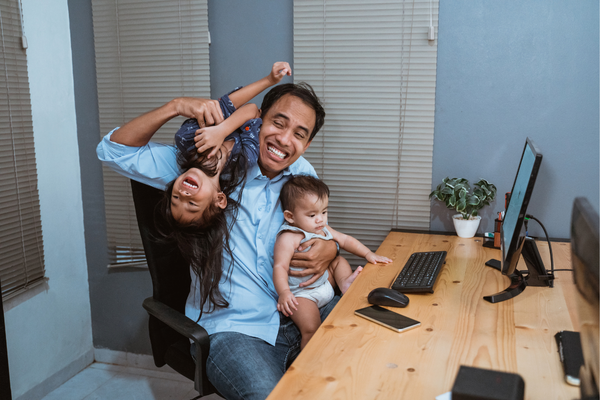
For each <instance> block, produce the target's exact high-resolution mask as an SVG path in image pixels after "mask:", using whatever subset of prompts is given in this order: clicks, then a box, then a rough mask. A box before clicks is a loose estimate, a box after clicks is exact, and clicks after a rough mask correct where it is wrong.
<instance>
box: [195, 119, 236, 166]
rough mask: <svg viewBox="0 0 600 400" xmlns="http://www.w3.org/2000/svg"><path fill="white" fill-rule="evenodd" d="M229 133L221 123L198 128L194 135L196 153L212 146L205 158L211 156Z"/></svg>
mask: <svg viewBox="0 0 600 400" xmlns="http://www.w3.org/2000/svg"><path fill="white" fill-rule="evenodd" d="M229 133H231V132H229ZM229 133H228V132H227V131H226V129H224V126H223V125H215V126H207V127H206V128H200V129H198V130H197V131H196V136H195V137H194V141H195V142H196V148H197V149H198V150H197V151H198V153H199V154H200V153H203V152H205V151H207V150H208V149H211V148H212V151H211V152H210V154H209V155H208V156H207V158H211V157H212V156H214V155H215V154H217V152H218V151H219V149H220V148H221V145H222V144H223V140H225V138H226V137H227V135H228V134H229Z"/></svg>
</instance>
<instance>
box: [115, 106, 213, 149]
mask: <svg viewBox="0 0 600 400" xmlns="http://www.w3.org/2000/svg"><path fill="white" fill-rule="evenodd" d="M178 115H183V116H184V117H188V118H196V119H197V120H198V123H199V124H200V126H204V125H205V124H215V123H220V122H221V121H223V114H222V113H221V107H220V106H219V102H218V101H216V100H206V99H197V98H192V97H179V98H176V99H174V100H171V101H169V102H168V103H167V104H165V105H163V106H161V107H158V108H156V109H154V110H152V111H150V112H147V113H146V114H143V115H140V116H139V117H136V118H134V119H132V120H131V121H129V122H128V123H126V124H125V125H123V126H122V127H121V128H119V129H117V130H116V131H115V132H114V133H113V134H112V136H111V137H110V140H111V141H113V142H115V143H120V144H124V145H126V146H132V147H141V146H144V145H146V144H148V142H149V141H150V139H152V136H153V135H154V134H155V133H156V131H158V129H159V128H160V127H161V126H163V125H164V124H166V123H167V122H168V121H169V120H171V119H173V118H175V117H177V116H178Z"/></svg>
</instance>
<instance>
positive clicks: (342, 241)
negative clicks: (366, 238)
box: [327, 226, 392, 264]
mask: <svg viewBox="0 0 600 400" xmlns="http://www.w3.org/2000/svg"><path fill="white" fill-rule="evenodd" d="M327 230H329V232H331V235H332V236H333V240H335V241H336V242H338V244H339V245H340V247H341V248H342V249H344V250H346V251H347V252H350V253H352V254H354V255H355V256H359V257H362V258H366V259H367V261H368V262H370V263H371V264H377V263H378V262H381V263H385V264H387V263H390V262H392V260H390V259H389V258H387V257H383V256H378V255H377V254H375V253H373V252H372V251H371V250H369V249H368V248H367V246H365V245H364V244H362V243H361V242H359V241H358V240H357V239H355V238H353V237H352V236H349V235H345V234H343V233H341V232H338V231H336V230H334V229H332V228H330V227H329V226H328V227H327Z"/></svg>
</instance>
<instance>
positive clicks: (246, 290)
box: [97, 84, 338, 399]
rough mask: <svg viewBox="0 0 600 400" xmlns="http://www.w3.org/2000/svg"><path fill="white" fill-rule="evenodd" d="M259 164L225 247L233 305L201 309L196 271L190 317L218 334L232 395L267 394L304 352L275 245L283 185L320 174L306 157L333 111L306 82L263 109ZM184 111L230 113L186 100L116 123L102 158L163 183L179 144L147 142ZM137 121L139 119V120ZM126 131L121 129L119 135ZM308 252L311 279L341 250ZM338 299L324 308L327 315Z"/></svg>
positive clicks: (218, 352) (214, 373) (223, 386)
mask: <svg viewBox="0 0 600 400" xmlns="http://www.w3.org/2000/svg"><path fill="white" fill-rule="evenodd" d="M261 112H262V120H263V124H262V127H261V129H260V134H259V159H258V164H257V165H254V166H252V167H251V168H250V169H249V170H248V172H247V176H246V181H245V185H244V189H243V192H242V193H241V198H240V193H239V192H236V193H234V194H233V196H232V197H233V198H234V199H236V200H238V201H239V202H240V207H239V210H238V215H237V219H236V220H235V221H234V224H233V226H232V229H231V232H230V233H231V235H230V246H231V248H232V249H233V257H229V256H228V255H227V254H224V260H223V265H225V266H229V265H231V273H230V274H229V275H228V276H227V274H224V275H223V276H224V278H223V279H222V280H221V281H220V283H219V288H220V291H221V293H222V294H223V296H224V298H225V300H226V301H227V302H228V303H229V306H228V307H227V308H217V309H216V310H214V311H212V312H210V313H209V312H207V311H208V310H204V311H205V312H201V310H200V309H199V306H198V305H197V302H196V299H199V298H201V296H200V294H201V293H200V284H199V280H198V279H199V278H198V277H197V276H196V275H195V274H192V285H191V290H190V294H189V296H188V301H187V304H186V315H187V316H188V317H189V318H191V319H192V320H194V321H197V320H198V318H199V317H200V315H201V318H200V320H199V324H200V325H202V326H203V327H204V328H205V329H206V330H207V331H208V333H209V334H210V354H209V357H208V361H207V373H208V376H209V379H210V381H211V382H212V383H213V385H214V386H215V387H216V388H217V389H218V390H219V392H220V393H221V394H222V395H224V396H225V397H226V398H227V399H264V398H266V397H267V396H268V394H269V393H270V392H271V390H272V389H273V388H274V387H275V385H276V384H277V382H278V381H279V379H280V378H281V376H283V373H284V372H285V369H286V367H287V365H289V363H290V362H291V361H292V360H293V359H294V358H295V356H296V355H297V354H298V353H299V350H300V341H301V335H300V332H299V331H298V329H297V327H296V326H295V325H294V324H293V322H292V321H291V319H290V318H288V317H285V316H283V315H282V314H279V312H278V311H277V298H278V296H277V292H276V291H275V287H274V284H273V247H274V244H275V239H276V235H277V231H278V229H279V227H280V225H281V224H282V222H283V211H282V209H281V203H280V201H279V193H280V191H281V187H282V186H283V184H284V183H285V182H287V180H288V179H289V178H290V177H291V176H293V175H301V174H302V175H306V174H309V175H313V176H316V173H315V171H314V169H313V168H312V166H311V165H310V163H308V161H306V160H305V159H304V158H303V157H301V156H302V154H304V152H305V151H306V149H307V148H308V147H309V146H310V143H311V141H312V139H313V138H314V136H315V135H316V134H317V132H318V131H319V129H320V128H321V127H322V126H323V123H324V118H325V111H324V110H323V107H322V106H321V104H320V102H319V99H318V98H317V96H316V95H315V93H314V91H313V90H312V88H311V87H310V86H309V85H307V84H283V85H279V86H276V87H274V88H273V89H271V90H270V91H269V92H268V93H267V94H266V95H265V97H264V99H263V103H262V106H261ZM177 115H183V116H185V117H187V118H196V119H197V120H198V123H199V125H201V126H202V125H203V124H205V123H206V124H207V125H211V124H213V123H219V122H221V121H222V120H223V116H222V114H221V111H220V108H219V106H218V104H217V103H216V101H213V100H203V99H193V98H179V99H175V100H172V101H171V102H169V103H167V104H165V105H164V106H162V107H160V108H158V109H156V110H153V111H151V112H149V113H148V114H145V115H143V116H140V117H138V118H136V119H135V120H133V121H132V122H130V123H128V124H127V125H126V126H124V127H123V128H121V129H119V130H115V131H113V132H111V133H109V134H108V135H106V137H105V138H104V139H103V140H102V142H101V143H100V144H99V145H98V149H97V153H98V157H99V158H100V159H101V160H102V161H103V162H104V163H105V164H107V165H109V166H110V167H111V168H113V169H115V170H116V171H117V172H119V173H121V174H123V175H125V176H127V177H129V178H131V179H134V180H137V181H140V182H143V183H146V184H148V185H151V186H154V187H158V188H161V189H164V188H165V186H166V185H167V184H168V183H169V182H170V181H172V180H173V179H175V178H177V177H178V176H179V175H180V174H181V173H182V172H183V171H180V170H179V168H178V166H177V163H176V151H175V149H174V147H173V146H165V145H159V144H155V143H152V142H149V140H150V138H151V137H152V135H153V134H154V132H156V131H157V130H158V128H159V127H160V126H162V125H163V124H164V123H166V122H167V121H168V120H170V119H172V118H174V117H175V116H177ZM132 123H133V124H132ZM120 131H121V132H120ZM311 244H312V245H313V246H312V248H311V250H310V251H309V252H307V253H299V255H298V256H296V257H295V258H294V260H293V261H292V266H295V267H305V268H306V269H305V270H304V271H302V272H300V273H298V275H299V276H305V275H312V274H314V276H313V278H311V279H310V280H309V281H307V282H305V284H304V285H305V286H306V285H310V284H311V283H312V282H313V281H315V280H316V279H318V278H319V277H320V276H321V275H322V274H323V273H324V272H325V270H326V269H327V266H328V265H329V263H330V262H331V261H332V260H333V259H334V258H335V256H336V255H337V247H336V245H335V243H333V242H326V241H322V240H316V241H315V242H314V243H311V242H307V243H305V244H304V245H303V246H304V247H308V246H310V245H311ZM337 300H338V298H337V297H336V298H335V299H334V300H333V301H331V302H330V303H329V304H328V305H327V306H325V307H323V309H321V310H320V311H321V316H322V319H324V318H325V317H326V316H327V315H328V313H329V311H330V310H331V309H332V308H333V307H334V306H335V304H336V303H337Z"/></svg>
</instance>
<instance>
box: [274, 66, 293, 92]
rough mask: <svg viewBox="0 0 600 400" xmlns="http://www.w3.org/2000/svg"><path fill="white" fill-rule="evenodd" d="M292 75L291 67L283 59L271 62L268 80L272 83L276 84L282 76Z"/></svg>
mask: <svg viewBox="0 0 600 400" xmlns="http://www.w3.org/2000/svg"><path fill="white" fill-rule="evenodd" d="M286 75H288V76H292V68H290V64H288V63H287V62H285V61H279V62H276V63H275V64H273V68H271V74H270V75H269V82H271V86H272V85H276V84H278V83H279V81H281V79H282V78H283V77H284V76H286Z"/></svg>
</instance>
